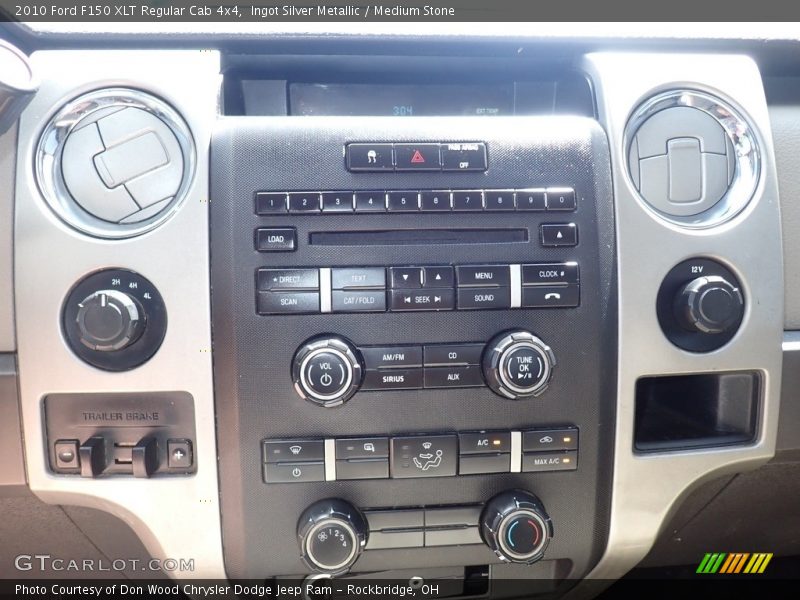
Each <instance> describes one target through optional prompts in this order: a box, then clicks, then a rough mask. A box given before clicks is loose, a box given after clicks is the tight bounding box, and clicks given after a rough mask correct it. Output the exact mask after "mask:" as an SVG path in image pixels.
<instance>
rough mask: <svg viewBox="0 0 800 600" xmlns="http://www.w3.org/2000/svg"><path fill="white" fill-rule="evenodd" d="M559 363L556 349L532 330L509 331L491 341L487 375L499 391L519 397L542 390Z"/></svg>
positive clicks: (485, 368) (485, 360)
mask: <svg viewBox="0 0 800 600" xmlns="http://www.w3.org/2000/svg"><path fill="white" fill-rule="evenodd" d="M555 364H556V358H555V356H554V355H553V351H552V350H551V349H550V347H549V346H548V345H547V344H545V343H544V342H543V341H542V340H541V339H539V338H538V337H536V336H535V335H533V334H532V333H530V332H529V331H524V330H517V331H509V332H506V333H502V334H500V335H498V336H496V337H495V338H493V339H492V340H491V341H490V342H489V343H488V344H487V346H486V350H485V351H484V354H483V375H484V378H485V379H486V384H487V385H488V386H489V387H490V388H491V389H492V390H493V391H494V392H495V393H497V394H499V395H501V396H504V397H506V398H511V399H512V400H516V399H518V398H525V397H531V396H538V395H539V394H541V393H542V392H543V391H544V390H545V388H546V387H547V384H548V383H549V382H550V376H551V375H552V373H553V367H554V366H555Z"/></svg>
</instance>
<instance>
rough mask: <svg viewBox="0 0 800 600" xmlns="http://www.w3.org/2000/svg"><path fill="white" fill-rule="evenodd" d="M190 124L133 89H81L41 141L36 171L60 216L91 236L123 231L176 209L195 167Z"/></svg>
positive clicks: (127, 233) (145, 226)
mask: <svg viewBox="0 0 800 600" xmlns="http://www.w3.org/2000/svg"><path fill="white" fill-rule="evenodd" d="M194 160H195V159H194V146H193V143H192V138H191V134H190V132H189V129H188V127H187V126H186V124H185V123H184V121H183V119H181V117H180V115H178V113H177V112H175V110H174V109H172V108H171V107H170V106H169V105H167V104H166V103H165V102H163V101H162V100H159V99H158V98H155V97H154V96H151V95H149V94H145V93H143V92H140V91H138V90H132V89H126V88H109V89H103V90H98V91H95V92H91V93H88V94H85V95H83V96H80V97H79V98H76V99H74V100H73V101H71V102H69V103H68V104H67V105H66V106H64V107H63V108H62V109H61V110H60V111H59V112H58V113H57V114H56V115H55V116H54V117H53V118H52V119H51V121H50V123H49V124H48V125H47V127H46V128H45V130H44V132H43V133H42V137H41V139H40V140H39V147H38V149H37V153H36V175H37V179H38V181H39V185H40V188H41V191H42V194H43V195H44V197H45V199H46V201H47V203H48V204H49V205H50V207H51V208H52V209H53V210H54V211H55V212H56V214H58V215H59V217H61V218H62V219H63V220H64V221H66V222H67V223H68V224H70V225H72V226H73V227H75V228H76V229H78V230H80V231H82V232H84V233H88V234H90V235H93V236H96V237H103V238H127V237H133V236H135V235H139V234H141V233H144V232H145V231H149V230H150V229H153V228H154V227H156V226H158V225H159V224H161V223H162V222H163V221H164V220H166V219H167V218H169V216H170V215H171V214H173V213H174V212H175V208H177V206H178V205H179V203H180V202H181V201H182V200H183V197H184V196H185V193H186V190H187V188H188V186H189V183H190V180H191V177H192V175H193V173H194Z"/></svg>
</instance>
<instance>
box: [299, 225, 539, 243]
mask: <svg viewBox="0 0 800 600" xmlns="http://www.w3.org/2000/svg"><path fill="white" fill-rule="evenodd" d="M527 242H528V230H527V229H526V228H519V229H463V228H460V229H383V230H372V231H314V232H312V233H311V234H310V236H309V243H310V244H311V245H312V246H429V245H431V244H438V245H457V244H524V243H527Z"/></svg>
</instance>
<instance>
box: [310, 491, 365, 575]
mask: <svg viewBox="0 0 800 600" xmlns="http://www.w3.org/2000/svg"><path fill="white" fill-rule="evenodd" d="M367 531H368V529H367V523H366V521H365V519H364V516H363V515H362V514H361V512H359V510H358V509H357V508H356V507H355V506H353V505H352V504H350V503H349V502H345V501H344V500H340V499H338V498H331V499H329V500H320V501H319V502H315V503H314V504H312V505H311V506H309V507H308V508H307V509H306V510H305V511H304V512H303V514H302V515H301V516H300V521H299V522H298V523H297V537H298V539H299V541H300V555H301V557H302V558H303V561H304V562H305V563H306V564H307V565H308V566H309V567H310V568H311V569H313V570H314V571H318V572H321V573H329V574H331V575H340V574H342V573H346V572H347V571H348V570H349V569H350V567H351V566H352V565H353V563H354V562H356V560H357V559H358V556H359V555H360V554H361V551H362V550H363V549H364V546H365V545H366V543H367Z"/></svg>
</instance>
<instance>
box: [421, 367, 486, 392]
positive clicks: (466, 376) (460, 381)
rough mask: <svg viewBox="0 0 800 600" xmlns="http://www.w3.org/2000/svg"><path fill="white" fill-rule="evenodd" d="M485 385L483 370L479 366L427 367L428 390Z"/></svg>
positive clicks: (426, 380) (426, 383)
mask: <svg viewBox="0 0 800 600" xmlns="http://www.w3.org/2000/svg"><path fill="white" fill-rule="evenodd" d="M483 385H484V383H483V375H481V368H480V367H479V366H477V365H469V366H466V367H462V366H457V367H425V387H426V388H465V387H481V386H483Z"/></svg>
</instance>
